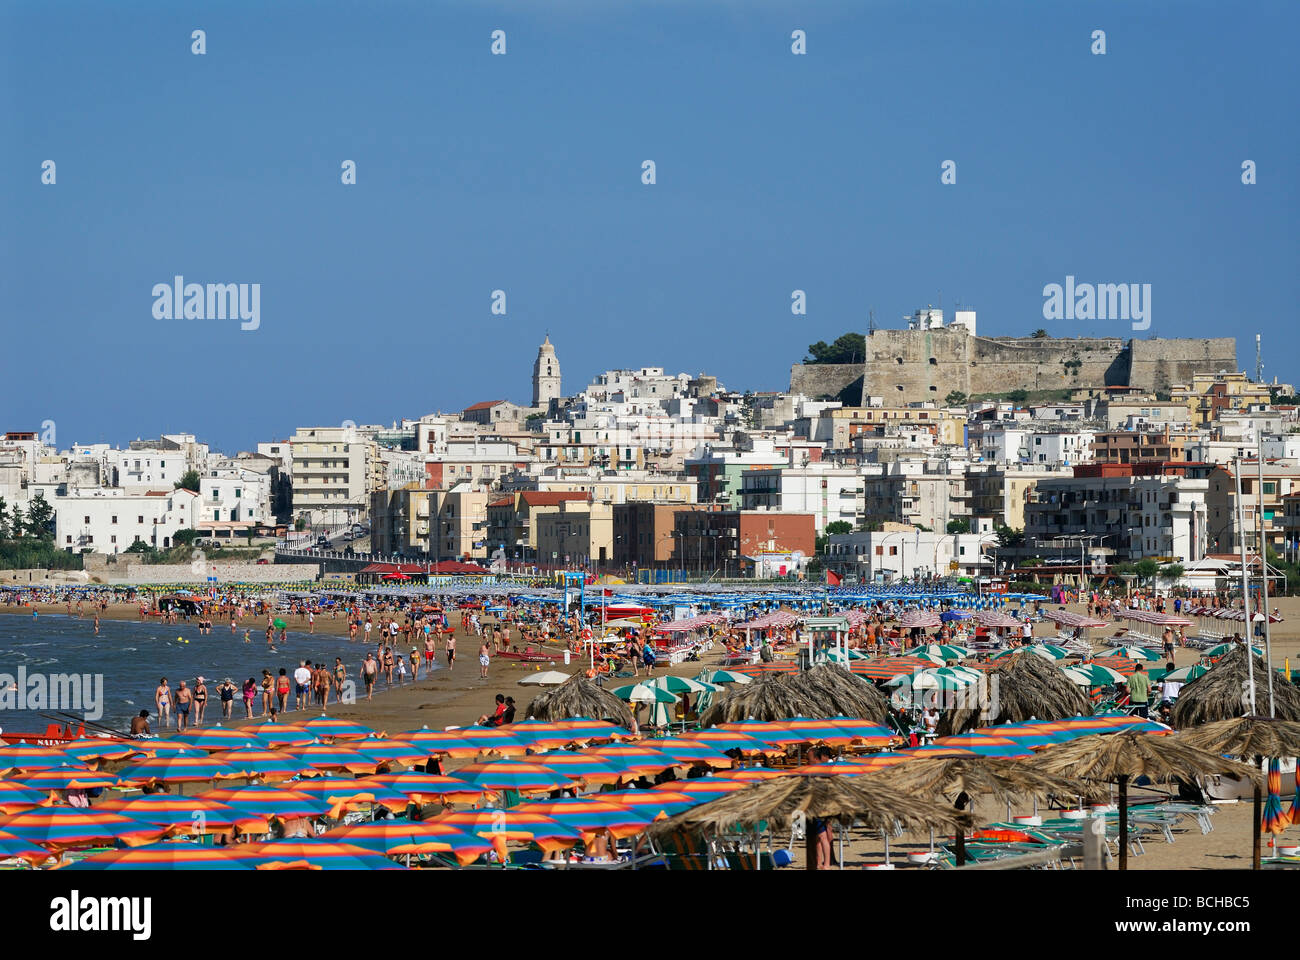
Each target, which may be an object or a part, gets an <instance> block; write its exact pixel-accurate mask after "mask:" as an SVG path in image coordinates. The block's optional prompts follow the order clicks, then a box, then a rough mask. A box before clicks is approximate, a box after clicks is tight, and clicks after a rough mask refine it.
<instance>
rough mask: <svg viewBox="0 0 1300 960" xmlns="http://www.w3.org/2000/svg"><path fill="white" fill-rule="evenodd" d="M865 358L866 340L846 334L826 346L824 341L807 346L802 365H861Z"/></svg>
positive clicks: (856, 335)
mask: <svg viewBox="0 0 1300 960" xmlns="http://www.w3.org/2000/svg"><path fill="white" fill-rule="evenodd" d="M866 356H867V338H866V337H865V336H863V335H862V334H860V333H846V334H844V335H843V336H841V337H839V338H838V339H836V341H835V342H834V343H830V344H828V343H827V342H826V341H825V340H818V341H817V342H816V343H810V344H808V356H807V357H805V358H804V361H803V362H804V363H862V361H863V360H865V359H866Z"/></svg>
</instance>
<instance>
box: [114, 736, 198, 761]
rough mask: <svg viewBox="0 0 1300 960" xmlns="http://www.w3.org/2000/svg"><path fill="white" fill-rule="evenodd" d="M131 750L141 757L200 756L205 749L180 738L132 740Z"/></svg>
mask: <svg viewBox="0 0 1300 960" xmlns="http://www.w3.org/2000/svg"><path fill="white" fill-rule="evenodd" d="M131 748H132V752H133V753H135V754H137V755H139V756H141V757H202V756H206V755H207V751H206V750H202V749H200V748H199V747H196V746H195V745H194V744H192V743H185V742H183V741H180V740H161V739H158V740H149V739H145V740H132V741H131Z"/></svg>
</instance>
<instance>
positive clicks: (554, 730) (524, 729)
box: [506, 718, 578, 749]
mask: <svg viewBox="0 0 1300 960" xmlns="http://www.w3.org/2000/svg"><path fill="white" fill-rule="evenodd" d="M506 729H507V730H509V731H510V733H511V734H513V735H514V736H515V737H517V738H519V739H520V740H522V741H523V742H524V743H527V744H528V745H529V746H531V747H533V748H534V749H536V748H541V749H547V748H551V747H563V746H566V745H568V744H570V743H572V742H573V741H574V740H576V739H578V738H577V737H575V736H574V735H573V732H572V730H571V729H570V728H568V727H562V726H560V724H558V723H552V722H550V721H547V720H536V719H533V718H529V719H527V720H520V721H518V722H516V723H512V724H510V726H509V727H507V728H506Z"/></svg>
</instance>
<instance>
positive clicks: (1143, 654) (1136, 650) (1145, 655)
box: [1110, 647, 1164, 662]
mask: <svg viewBox="0 0 1300 960" xmlns="http://www.w3.org/2000/svg"><path fill="white" fill-rule="evenodd" d="M1110 656H1112V657H1128V658H1129V659H1130V660H1133V661H1135V662H1136V661H1147V662H1155V661H1156V660H1163V659H1164V657H1162V656H1161V655H1160V654H1159V653H1157V652H1156V651H1154V650H1148V649H1147V648H1146V647H1117V648H1116V649H1114V650H1112V651H1111V653H1110Z"/></svg>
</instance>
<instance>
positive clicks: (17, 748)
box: [0, 740, 68, 773]
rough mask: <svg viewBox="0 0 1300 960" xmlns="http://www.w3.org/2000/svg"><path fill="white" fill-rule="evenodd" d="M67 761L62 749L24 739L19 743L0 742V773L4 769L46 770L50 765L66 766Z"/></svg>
mask: <svg viewBox="0 0 1300 960" xmlns="http://www.w3.org/2000/svg"><path fill="white" fill-rule="evenodd" d="M67 763H68V757H67V756H66V755H65V754H64V753H63V751H62V750H56V749H54V748H53V747H45V746H41V745H40V744H36V743H28V742H27V741H25V740H24V741H21V742H19V743H3V742H0V773H3V772H4V771H6V770H10V771H12V770H47V769H49V768H50V767H62V766H66V765H67Z"/></svg>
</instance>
